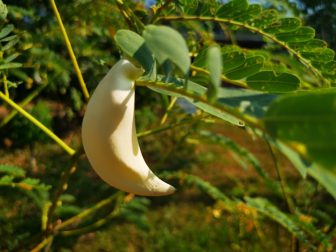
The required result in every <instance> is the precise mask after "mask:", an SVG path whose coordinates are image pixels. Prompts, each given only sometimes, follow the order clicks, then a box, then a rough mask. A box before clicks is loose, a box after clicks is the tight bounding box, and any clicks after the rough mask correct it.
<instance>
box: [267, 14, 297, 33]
mask: <svg viewBox="0 0 336 252" xmlns="http://www.w3.org/2000/svg"><path fill="white" fill-rule="evenodd" d="M300 26H301V20H300V19H298V18H281V19H279V20H277V21H276V22H274V23H272V24H270V25H269V26H267V27H266V28H265V29H264V31H265V32H268V33H273V34H277V33H282V32H292V31H296V30H297V29H298V28H299V27H300Z"/></svg>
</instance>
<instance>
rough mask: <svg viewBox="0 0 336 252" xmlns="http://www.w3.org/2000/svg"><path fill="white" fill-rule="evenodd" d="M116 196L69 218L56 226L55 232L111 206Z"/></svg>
mask: <svg viewBox="0 0 336 252" xmlns="http://www.w3.org/2000/svg"><path fill="white" fill-rule="evenodd" d="M116 196H117V194H114V195H113V196H110V197H108V198H106V199H103V200H101V201H99V202H98V203H96V204H95V205H94V206H92V207H90V208H88V209H86V210H84V211H82V212H80V213H79V214H77V215H76V216H73V217H71V218H70V219H67V220H66V221H64V222H62V223H61V224H58V225H56V226H55V228H54V230H55V231H57V230H60V229H63V228H65V227H68V226H70V225H72V224H78V223H80V222H81V221H82V220H83V219H84V218H86V217H87V216H89V215H91V214H92V213H94V212H96V211H97V210H99V209H101V208H103V207H105V206H107V205H109V204H111V203H112V202H113V201H114V200H115V198H116Z"/></svg>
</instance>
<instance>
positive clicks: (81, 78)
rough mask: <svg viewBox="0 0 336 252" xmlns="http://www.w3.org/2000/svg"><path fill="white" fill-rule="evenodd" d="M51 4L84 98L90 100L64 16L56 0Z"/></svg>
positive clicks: (51, 1) (51, 0) (52, 0)
mask: <svg viewBox="0 0 336 252" xmlns="http://www.w3.org/2000/svg"><path fill="white" fill-rule="evenodd" d="M50 4H51V7H52V9H53V12H54V14H55V17H56V19H57V23H58V25H59V27H60V29H61V32H62V35H63V38H64V42H65V45H66V47H67V49H68V53H69V55H70V58H71V61H72V64H73V66H74V68H75V72H76V75H77V78H78V81H79V85H80V87H81V89H82V93H83V95H84V98H85V100H86V101H88V100H89V98H90V95H89V91H88V90H87V87H86V84H85V82H84V78H83V75H82V72H81V70H80V68H79V66H78V62H77V59H76V56H75V53H74V51H73V49H72V46H71V42H70V40H69V37H68V34H67V32H66V29H65V27H64V24H63V21H62V18H61V15H60V13H59V12H58V9H57V6H56V3H55V0H50Z"/></svg>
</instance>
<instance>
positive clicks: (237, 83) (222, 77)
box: [190, 65, 247, 88]
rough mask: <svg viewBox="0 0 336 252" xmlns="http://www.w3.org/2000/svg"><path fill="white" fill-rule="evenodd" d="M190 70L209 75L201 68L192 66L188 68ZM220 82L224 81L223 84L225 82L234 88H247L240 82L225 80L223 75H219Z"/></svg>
mask: <svg viewBox="0 0 336 252" xmlns="http://www.w3.org/2000/svg"><path fill="white" fill-rule="evenodd" d="M190 69H191V70H194V71H196V72H200V73H204V74H206V75H209V74H210V72H209V71H207V70H205V69H203V68H200V67H196V66H193V65H191V66H190ZM221 80H222V81H224V82H226V83H229V84H232V85H234V86H237V87H242V88H247V84H246V83H245V82H242V81H236V80H230V79H228V78H227V77H226V76H225V75H223V74H222V75H221Z"/></svg>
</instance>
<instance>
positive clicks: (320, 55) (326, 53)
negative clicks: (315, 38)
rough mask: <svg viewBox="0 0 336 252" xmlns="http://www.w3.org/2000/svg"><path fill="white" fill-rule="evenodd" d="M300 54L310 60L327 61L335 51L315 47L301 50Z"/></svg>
mask: <svg viewBox="0 0 336 252" xmlns="http://www.w3.org/2000/svg"><path fill="white" fill-rule="evenodd" d="M301 55H302V56H303V57H305V58H306V59H309V60H312V61H317V62H329V61H332V60H333V59H334V57H335V52H334V51H333V50H332V49H330V48H316V49H312V50H310V51H303V52H301Z"/></svg>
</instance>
